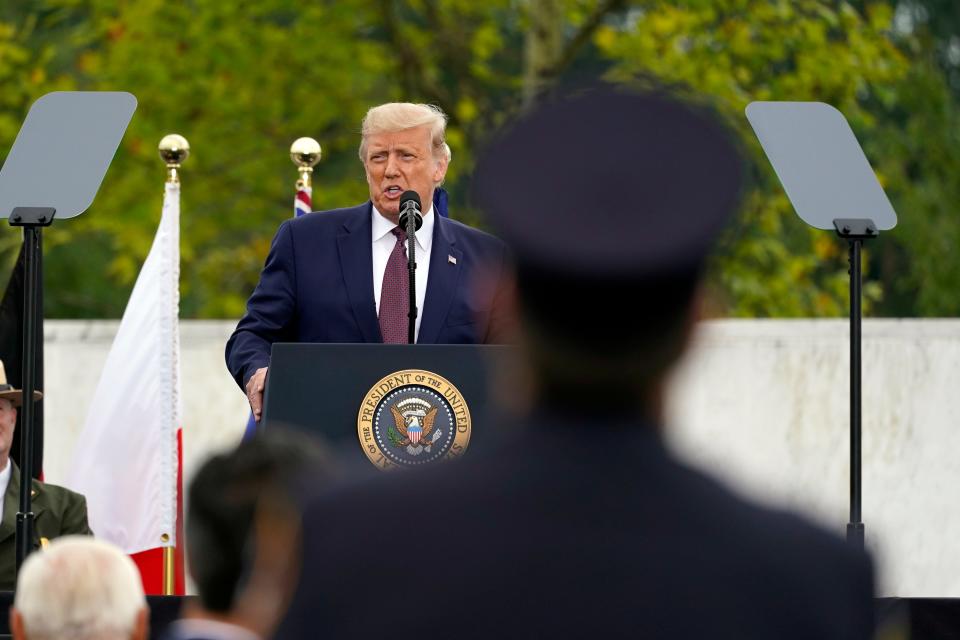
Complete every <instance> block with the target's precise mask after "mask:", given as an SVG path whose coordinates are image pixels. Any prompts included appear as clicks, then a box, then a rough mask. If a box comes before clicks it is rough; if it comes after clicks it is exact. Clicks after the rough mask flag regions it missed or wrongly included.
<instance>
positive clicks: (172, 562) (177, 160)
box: [158, 133, 190, 596]
mask: <svg viewBox="0 0 960 640" xmlns="http://www.w3.org/2000/svg"><path fill="white" fill-rule="evenodd" d="M158 151H159V152H160V158H161V159H162V160H163V161H164V163H166V165H167V184H178V183H179V182H180V172H179V169H180V165H181V164H182V163H183V161H184V160H186V159H187V156H189V155H190V143H189V142H187V139H186V138H184V137H183V136H181V135H177V134H176V133H171V134H169V135H166V136H164V137H163V138H162V139H161V140H160V145H159V147H158ZM174 508H176V507H174ZM178 516H179V514H175V516H174V522H176V521H177V517H178ZM162 537H163V538H165V540H164V542H168V541H169V539H170V538H169V536H168V535H167V534H164V535H163V536H162ZM178 544H183V541H182V540H175V541H174V546H165V547H163V595H165V596H172V595H174V594H175V593H176V588H177V555H176V554H177V548H176V545H178Z"/></svg>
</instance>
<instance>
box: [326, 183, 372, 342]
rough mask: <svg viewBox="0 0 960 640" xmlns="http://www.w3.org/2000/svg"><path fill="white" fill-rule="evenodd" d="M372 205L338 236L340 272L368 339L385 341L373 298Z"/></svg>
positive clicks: (370, 340) (360, 325)
mask: <svg viewBox="0 0 960 640" xmlns="http://www.w3.org/2000/svg"><path fill="white" fill-rule="evenodd" d="M371 207H372V205H371V204H370V203H369V202H368V203H367V204H366V205H365V206H364V207H362V213H361V215H357V216H353V217H351V218H350V220H348V221H347V222H346V223H344V225H343V231H342V232H341V233H340V234H339V235H338V236H337V250H338V251H339V253H340V272H341V273H342V274H343V284H344V287H345V288H346V291H347V297H348V298H349V299H350V306H351V307H352V308H353V316H354V319H355V320H356V322H357V326H358V327H359V328H360V333H361V334H362V335H363V339H364V341H365V342H383V338H382V337H381V336H380V323H379V321H378V320H377V303H376V302H375V301H374V299H373V246H372V243H373V240H372V234H373V228H372V225H371V222H370V213H371V211H372V209H371Z"/></svg>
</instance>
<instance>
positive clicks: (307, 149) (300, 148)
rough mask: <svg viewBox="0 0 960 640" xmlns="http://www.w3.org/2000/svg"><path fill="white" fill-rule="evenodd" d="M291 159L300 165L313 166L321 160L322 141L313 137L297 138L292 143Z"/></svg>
mask: <svg viewBox="0 0 960 640" xmlns="http://www.w3.org/2000/svg"><path fill="white" fill-rule="evenodd" d="M290 159H291V160H293V163H294V164H295V165H297V166H298V167H312V166H314V165H315V164H317V163H318V162H320V143H319V142H317V141H316V140H314V139H313V138H297V139H296V140H294V141H293V144H292V145H290Z"/></svg>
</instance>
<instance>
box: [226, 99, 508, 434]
mask: <svg viewBox="0 0 960 640" xmlns="http://www.w3.org/2000/svg"><path fill="white" fill-rule="evenodd" d="M446 125H447V117H446V115H445V114H444V113H443V111H441V110H440V109H439V108H438V107H436V106H433V105H427V104H413V103H408V102H394V103H389V104H383V105H380V106H377V107H373V108H372V109H370V110H369V111H368V112H367V115H366V117H365V118H364V120H363V124H362V126H361V137H360V149H359V155H360V160H361V162H362V163H363V167H364V172H365V174H366V178H367V186H368V188H369V193H370V199H369V200H368V201H367V202H365V203H363V204H361V205H358V206H354V207H347V208H344V209H334V210H332V211H326V212H318V213H316V214H310V215H306V216H301V217H299V218H294V219H292V220H286V221H285V222H284V223H283V224H281V225H280V229H279V230H278V231H277V234H276V236H275V237H274V239H273V245H272V247H271V249H270V254H269V255H268V256H267V260H266V264H265V265H264V268H263V271H262V273H261V274H260V282H259V284H258V285H257V287H256V289H255V290H254V292H253V294H252V295H251V296H250V299H249V300H248V302H247V312H246V314H245V315H244V317H243V318H242V319H241V320H240V322H239V324H238V325H237V328H236V330H235V331H234V333H233V335H232V336H231V337H230V340H229V341H228V342H227V348H226V360H227V368H228V369H229V370H230V373H231V374H232V375H233V377H234V379H235V380H236V381H237V384H238V385H239V386H240V388H241V389H243V390H245V391H246V393H247V399H248V400H249V402H250V408H251V410H252V411H253V414H254V416H255V417H256V418H257V420H259V419H260V413H261V410H262V407H261V403H262V398H263V388H264V381H265V380H266V375H267V368H268V366H269V359H270V347H271V345H272V344H273V343H274V342H339V343H344V342H348V343H349V342H387V343H405V342H407V339H408V322H409V319H408V314H409V311H410V309H409V306H410V290H409V287H410V285H409V280H408V276H407V242H406V240H407V238H406V232H405V230H403V229H401V228H400V227H399V226H398V224H399V216H400V200H401V197H402V196H403V194H404V193H405V192H407V191H415V192H416V193H417V195H418V196H419V198H420V202H422V203H424V206H423V210H424V213H423V225H422V226H421V227H420V229H419V230H417V232H416V234H415V242H416V254H415V258H416V263H417V264H418V267H419V268H418V269H417V271H416V291H415V292H414V293H415V299H416V305H417V309H418V314H417V318H416V325H415V336H416V342H417V343H421V344H476V343H503V342H509V341H510V338H511V335H512V323H511V321H510V319H511V318H512V314H510V313H509V312H508V311H507V309H506V305H505V304H504V300H505V299H506V298H507V296H506V295H505V290H506V286H505V283H506V282H508V280H507V279H506V272H507V271H506V264H507V257H506V255H507V254H506V248H505V246H504V244H503V243H502V242H501V241H500V240H498V239H497V238H495V237H493V236H491V235H489V234H486V233H484V232H482V231H478V230H476V229H473V228H471V227H468V226H466V225H464V224H462V223H459V222H456V221H453V220H450V219H448V218H443V217H441V216H439V215H437V214H436V213H435V212H434V211H433V209H434V207H433V196H434V190H435V189H436V188H437V187H438V186H439V185H440V184H441V183H442V182H443V180H444V177H445V176H446V173H447V167H448V166H449V164H450V160H451V157H452V156H451V152H450V147H449V146H448V145H447V142H446Z"/></svg>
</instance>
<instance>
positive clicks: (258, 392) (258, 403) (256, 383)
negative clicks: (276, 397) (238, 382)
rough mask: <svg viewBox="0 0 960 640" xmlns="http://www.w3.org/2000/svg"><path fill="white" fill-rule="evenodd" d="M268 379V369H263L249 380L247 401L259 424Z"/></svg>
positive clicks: (258, 370) (257, 371)
mask: <svg viewBox="0 0 960 640" xmlns="http://www.w3.org/2000/svg"><path fill="white" fill-rule="evenodd" d="M266 379H267V367H261V368H260V369H257V370H256V371H255V372H254V374H253V375H252V376H250V379H249V380H247V401H248V402H249V403H250V410H251V411H253V417H254V419H255V420H256V421H257V422H260V414H261V413H263V386H264V382H265V381H266Z"/></svg>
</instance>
